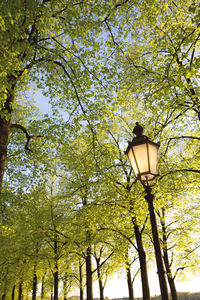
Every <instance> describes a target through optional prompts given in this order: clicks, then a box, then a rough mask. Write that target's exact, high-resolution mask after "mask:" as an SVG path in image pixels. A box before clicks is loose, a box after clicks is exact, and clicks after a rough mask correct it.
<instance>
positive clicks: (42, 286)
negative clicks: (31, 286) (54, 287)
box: [41, 275, 45, 299]
mask: <svg viewBox="0 0 200 300" xmlns="http://www.w3.org/2000/svg"><path fill="white" fill-rule="evenodd" d="M44 280H45V275H43V276H42V285H41V299H44Z"/></svg>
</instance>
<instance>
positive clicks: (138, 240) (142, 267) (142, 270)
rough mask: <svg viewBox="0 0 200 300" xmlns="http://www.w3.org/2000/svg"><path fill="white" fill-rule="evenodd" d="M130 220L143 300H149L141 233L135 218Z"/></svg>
mask: <svg viewBox="0 0 200 300" xmlns="http://www.w3.org/2000/svg"><path fill="white" fill-rule="evenodd" d="M132 220H133V225H134V232H135V238H136V243H137V248H138V255H139V261H140V273H141V281H142V294H143V300H150V291H149V280H148V273H147V261H146V253H145V251H144V247H143V243H142V233H141V232H140V230H139V227H138V225H137V224H136V223H135V218H133V219H132Z"/></svg>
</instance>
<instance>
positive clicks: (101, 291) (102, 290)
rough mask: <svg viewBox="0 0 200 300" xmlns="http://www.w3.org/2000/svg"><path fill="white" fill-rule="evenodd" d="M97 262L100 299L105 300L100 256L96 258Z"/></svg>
mask: <svg viewBox="0 0 200 300" xmlns="http://www.w3.org/2000/svg"><path fill="white" fill-rule="evenodd" d="M96 263H97V276H98V282H99V295H100V300H104V287H103V282H102V279H101V272H100V258H96Z"/></svg>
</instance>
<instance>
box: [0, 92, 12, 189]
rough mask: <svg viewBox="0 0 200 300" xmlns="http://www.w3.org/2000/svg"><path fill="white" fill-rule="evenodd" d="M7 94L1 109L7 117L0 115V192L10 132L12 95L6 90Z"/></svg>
mask: <svg viewBox="0 0 200 300" xmlns="http://www.w3.org/2000/svg"><path fill="white" fill-rule="evenodd" d="M7 93H8V96H7V99H6V102H5V106H4V108H3V110H2V113H5V114H6V116H7V117H8V119H5V118H4V117H2V118H1V117H0V193H1V190H2V182H3V176H4V171H5V165H6V161H7V148H8V138H9V133H10V126H11V116H10V115H9V114H11V112H12V104H13V100H14V97H13V96H12V95H11V94H9V92H8V91H7Z"/></svg>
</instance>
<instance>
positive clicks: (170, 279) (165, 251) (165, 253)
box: [160, 209, 178, 300]
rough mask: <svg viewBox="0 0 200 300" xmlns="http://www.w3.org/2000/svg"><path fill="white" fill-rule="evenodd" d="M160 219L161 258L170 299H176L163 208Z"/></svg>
mask: <svg viewBox="0 0 200 300" xmlns="http://www.w3.org/2000/svg"><path fill="white" fill-rule="evenodd" d="M160 220H161V226H162V238H163V258H164V264H165V268H166V272H167V280H168V283H169V287H170V292H171V298H172V300H178V295H177V291H176V286H175V282H174V278H173V276H172V270H171V266H170V263H169V256H168V249H167V232H166V225H165V209H162V218H161V219H160Z"/></svg>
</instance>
